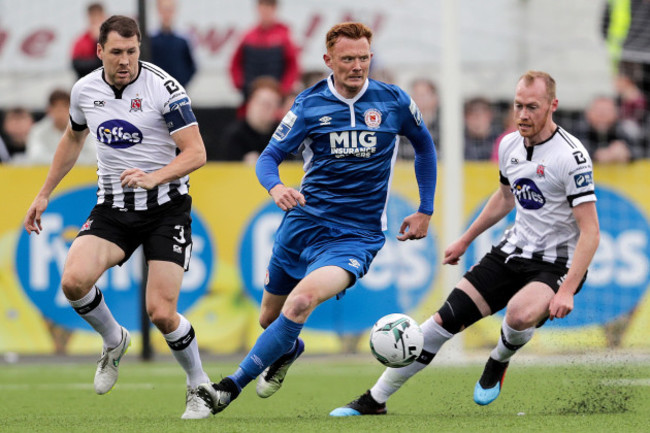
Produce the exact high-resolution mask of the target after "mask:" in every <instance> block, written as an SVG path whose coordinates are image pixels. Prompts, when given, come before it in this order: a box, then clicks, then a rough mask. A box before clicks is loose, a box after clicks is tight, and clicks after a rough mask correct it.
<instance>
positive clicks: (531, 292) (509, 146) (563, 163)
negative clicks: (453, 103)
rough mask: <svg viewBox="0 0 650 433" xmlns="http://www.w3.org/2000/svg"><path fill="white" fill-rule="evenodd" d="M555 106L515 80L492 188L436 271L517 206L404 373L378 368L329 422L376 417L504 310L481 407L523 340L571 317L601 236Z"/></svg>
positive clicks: (529, 78)
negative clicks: (509, 125) (440, 355)
mask: <svg viewBox="0 0 650 433" xmlns="http://www.w3.org/2000/svg"><path fill="white" fill-rule="evenodd" d="M557 106H558V100H557V98H556V96H555V80H554V79H553V78H552V77H551V76H550V75H549V74H547V73H545V72H541V71H529V72H527V73H525V74H524V75H522V76H521V78H520V79H519V81H518V83H517V88H516V93H515V100H514V107H513V108H514V116H515V118H514V120H515V122H516V125H517V131H515V132H513V133H511V134H509V135H507V136H506V137H504V139H503V140H502V141H501V144H500V146H499V174H500V185H499V188H498V189H497V191H496V192H495V193H494V194H492V196H491V197H490V199H489V200H488V202H487V204H486V205H485V207H484V208H483V210H482V211H481V213H480V214H479V216H478V217H477V218H476V220H475V221H474V222H473V223H472V224H471V225H470V227H469V228H468V229H467V231H466V232H465V233H464V234H463V235H462V236H461V237H460V238H459V239H458V240H457V241H455V242H453V243H452V244H451V245H450V246H449V247H447V249H446V250H445V255H444V259H443V264H451V265H456V264H458V262H459V259H460V257H461V256H462V255H463V254H464V253H465V251H466V250H467V248H468V246H469V245H470V244H471V243H472V242H473V241H474V239H476V238H477V237H478V236H479V235H480V234H481V233H483V232H485V231H486V230H487V229H489V228H490V227H492V226H493V225H495V224H496V223H497V222H498V221H500V220H501V219H502V218H504V217H505V216H506V215H507V214H508V213H510V211H511V210H512V209H513V208H515V207H516V211H517V216H516V219H515V224H514V226H513V227H512V228H511V229H508V230H506V232H505V234H504V236H503V238H502V240H501V242H500V243H499V244H498V245H495V246H494V247H493V248H492V250H491V251H490V252H489V253H487V254H486V255H485V256H484V257H483V258H482V259H481V261H480V262H479V263H478V264H476V265H475V266H473V267H472V268H471V269H470V270H469V271H468V272H467V273H466V274H465V276H464V278H462V279H461V281H460V282H459V283H458V285H457V286H456V288H455V289H454V290H453V291H452V292H451V293H450V295H449V297H448V298H447V300H446V302H445V303H444V304H443V306H442V308H440V309H439V310H438V312H437V313H436V314H434V315H433V316H432V317H431V318H429V319H428V320H426V321H425V322H424V323H423V324H422V326H421V328H422V331H423V333H424V350H423V351H422V354H421V355H420V357H419V358H418V359H417V360H416V361H415V362H414V363H412V364H411V365H408V366H406V367H402V368H388V369H386V371H385V372H384V374H383V375H382V376H381V377H380V378H379V380H378V381H377V383H376V384H375V385H374V386H373V387H372V388H371V389H370V390H368V392H366V393H365V394H363V395H362V396H361V397H359V398H358V399H356V400H354V401H352V402H351V403H349V404H348V405H346V406H344V407H340V408H337V409H334V411H332V413H331V414H330V415H332V416H351V415H381V414H385V413H386V401H387V400H388V398H389V397H390V396H391V395H392V394H393V393H394V392H396V391H397V390H398V389H399V388H400V387H401V386H402V385H403V384H404V383H405V382H406V381H407V380H408V379H409V378H410V377H412V376H413V375H415V374H416V373H417V372H419V371H421V370H422V369H423V368H424V367H425V366H426V365H428V364H429V363H430V362H431V360H432V359H433V358H434V356H435V354H436V353H437V352H438V351H439V349H440V347H441V346H442V345H443V344H444V343H445V342H446V341H447V340H449V339H450V338H451V337H453V336H454V335H455V334H457V333H458V332H461V331H462V330H464V329H466V328H467V327H468V326H470V325H472V324H473V323H475V322H477V321H478V320H480V319H482V318H483V317H485V316H488V315H491V314H493V313H496V312H497V311H499V310H501V309H503V308H504V307H506V306H507V307H508V308H507V311H506V315H505V318H504V320H503V323H502V326H501V339H500V340H499V342H498V344H497V347H496V348H495V349H494V350H493V351H492V352H491V354H490V358H489V360H488V362H487V364H486V366H485V369H484V371H483V375H482V376H481V378H480V379H479V381H478V382H477V383H476V386H475V388H474V401H475V402H476V403H477V404H480V405H487V404H490V403H491V402H492V401H494V400H495V399H496V398H497V397H498V396H499V393H500V392H501V386H502V384H503V378H504V376H505V373H506V369H507V367H508V364H509V361H510V358H511V357H512V356H513V355H514V354H515V353H516V352H517V350H519V349H520V348H521V347H522V346H523V345H524V344H526V343H527V342H528V341H530V339H531V338H532V336H533V333H534V331H535V328H536V327H539V326H542V325H543V324H544V322H545V321H546V320H547V319H549V318H550V319H551V320H553V319H561V318H564V317H566V315H567V314H569V313H570V312H571V311H572V310H573V297H574V295H575V294H576V293H577V292H578V291H579V290H580V288H581V287H582V284H583V283H584V281H585V279H586V276H587V275H586V274H587V268H588V266H589V263H590V262H591V260H592V258H593V256H594V254H595V253H596V248H597V247H598V243H599V239H600V229H599V224H598V216H597V214H596V195H595V193H594V183H593V167H592V163H591V159H590V158H589V154H588V153H587V151H586V150H585V148H584V146H583V145H582V144H581V143H580V141H579V140H578V139H576V138H575V137H573V136H572V135H570V134H569V133H568V132H567V131H565V130H564V129H563V128H562V127H560V126H558V125H557V124H555V122H554V121H553V117H552V116H553V112H554V111H555V110H556V109H557Z"/></svg>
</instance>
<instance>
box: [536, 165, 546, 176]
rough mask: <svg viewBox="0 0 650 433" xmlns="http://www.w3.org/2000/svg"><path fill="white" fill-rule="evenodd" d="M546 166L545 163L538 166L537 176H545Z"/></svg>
mask: <svg viewBox="0 0 650 433" xmlns="http://www.w3.org/2000/svg"><path fill="white" fill-rule="evenodd" d="M545 168H546V167H544V165H542V164H540V165H538V166H537V176H538V177H544V169H545Z"/></svg>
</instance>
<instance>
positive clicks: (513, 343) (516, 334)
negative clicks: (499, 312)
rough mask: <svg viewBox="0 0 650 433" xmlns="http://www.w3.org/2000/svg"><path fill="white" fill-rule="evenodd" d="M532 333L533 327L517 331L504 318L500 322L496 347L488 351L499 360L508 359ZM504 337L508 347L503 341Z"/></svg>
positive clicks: (527, 340) (526, 341)
mask: <svg viewBox="0 0 650 433" xmlns="http://www.w3.org/2000/svg"><path fill="white" fill-rule="evenodd" d="M534 333H535V327H532V328H528V329H524V330H523V331H517V330H516V329H512V328H511V327H510V326H508V324H507V323H506V321H505V319H504V320H503V323H502V324H501V338H499V342H498V343H497V347H495V348H494V350H493V351H492V353H490V357H491V358H492V359H495V360H497V361H500V362H506V361H509V360H510V358H512V355H514V354H515V353H516V352H517V350H519V349H520V348H521V346H523V345H524V344H526V343H528V342H529V341H530V339H531V338H533V334H534ZM504 339H505V340H506V342H507V344H508V346H509V347H508V346H506V343H504V341H503V340H504Z"/></svg>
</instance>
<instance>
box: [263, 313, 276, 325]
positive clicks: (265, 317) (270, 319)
mask: <svg viewBox="0 0 650 433" xmlns="http://www.w3.org/2000/svg"><path fill="white" fill-rule="evenodd" d="M277 318H278V314H273V315H271V314H268V313H262V314H260V326H261V327H262V329H266V328H268V327H269V325H270V324H271V323H273V321H274V320H275V319H277Z"/></svg>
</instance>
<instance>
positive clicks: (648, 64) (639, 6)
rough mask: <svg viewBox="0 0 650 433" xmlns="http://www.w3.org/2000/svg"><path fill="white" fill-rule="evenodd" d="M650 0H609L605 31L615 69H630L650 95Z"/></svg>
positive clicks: (645, 93) (646, 93) (642, 89)
mask: <svg viewBox="0 0 650 433" xmlns="http://www.w3.org/2000/svg"><path fill="white" fill-rule="evenodd" d="M648 23H650V1H648V0H608V1H607V2H606V3H605V13H604V18H603V28H602V29H603V34H604V36H605V39H606V41H607V48H608V49H609V52H610V55H611V58H612V62H613V64H614V67H615V68H618V67H621V68H629V69H630V70H632V71H633V74H632V75H630V77H632V78H633V79H634V80H635V81H636V84H637V85H638V86H639V88H640V89H641V91H642V92H643V93H644V95H645V97H646V99H648V98H650V26H649V25H648Z"/></svg>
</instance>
